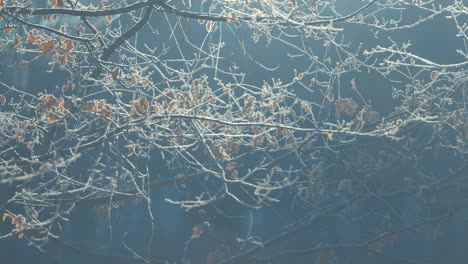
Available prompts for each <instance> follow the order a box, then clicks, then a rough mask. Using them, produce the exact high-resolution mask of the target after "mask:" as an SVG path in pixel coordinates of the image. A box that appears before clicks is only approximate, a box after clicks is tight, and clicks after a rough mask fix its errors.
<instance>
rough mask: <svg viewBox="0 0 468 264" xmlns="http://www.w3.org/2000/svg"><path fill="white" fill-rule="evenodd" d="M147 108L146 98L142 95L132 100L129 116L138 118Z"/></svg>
mask: <svg viewBox="0 0 468 264" xmlns="http://www.w3.org/2000/svg"><path fill="white" fill-rule="evenodd" d="M148 109H149V102H148V99H146V97H144V96H142V97H140V98H139V99H138V100H135V101H133V102H132V110H131V112H130V116H131V117H132V119H140V118H142V117H143V115H144V113H146V112H147V111H148Z"/></svg>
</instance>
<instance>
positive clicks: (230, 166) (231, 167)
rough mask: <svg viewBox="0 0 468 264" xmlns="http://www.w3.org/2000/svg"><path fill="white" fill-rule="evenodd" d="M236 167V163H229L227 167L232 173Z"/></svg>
mask: <svg viewBox="0 0 468 264" xmlns="http://www.w3.org/2000/svg"><path fill="white" fill-rule="evenodd" d="M235 166H236V163H235V162H229V163H228V165H226V170H228V171H232V170H234V167H235Z"/></svg>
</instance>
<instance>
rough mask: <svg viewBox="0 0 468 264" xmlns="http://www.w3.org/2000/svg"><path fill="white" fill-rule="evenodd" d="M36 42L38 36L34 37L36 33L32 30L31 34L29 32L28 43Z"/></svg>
mask: <svg viewBox="0 0 468 264" xmlns="http://www.w3.org/2000/svg"><path fill="white" fill-rule="evenodd" d="M34 42H36V37H34V35H33V34H32V33H31V32H29V34H28V43H29V44H34Z"/></svg>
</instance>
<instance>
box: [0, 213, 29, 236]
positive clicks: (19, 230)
mask: <svg viewBox="0 0 468 264" xmlns="http://www.w3.org/2000/svg"><path fill="white" fill-rule="evenodd" d="M7 219H10V220H11V224H12V225H15V228H14V229H13V230H12V231H11V233H12V234H17V235H18V237H19V238H23V237H24V226H25V225H26V217H24V216H22V215H15V214H13V213H12V212H10V211H7V212H6V213H3V218H2V221H3V222H5V220H7Z"/></svg>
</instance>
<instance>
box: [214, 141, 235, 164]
mask: <svg viewBox="0 0 468 264" xmlns="http://www.w3.org/2000/svg"><path fill="white" fill-rule="evenodd" d="M210 150H211V153H213V156H214V157H215V158H216V159H218V160H226V161H229V160H231V157H232V154H234V153H236V152H237V151H239V144H237V143H235V142H232V140H231V139H229V138H228V139H226V140H223V141H221V140H217V141H214V142H213V143H212V144H211V146H210Z"/></svg>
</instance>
